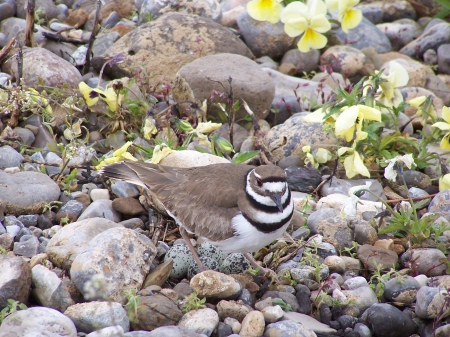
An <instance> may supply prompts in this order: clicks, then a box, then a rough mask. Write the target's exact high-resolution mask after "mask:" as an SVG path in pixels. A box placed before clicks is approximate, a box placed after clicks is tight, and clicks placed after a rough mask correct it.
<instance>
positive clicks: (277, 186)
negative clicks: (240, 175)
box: [263, 181, 287, 192]
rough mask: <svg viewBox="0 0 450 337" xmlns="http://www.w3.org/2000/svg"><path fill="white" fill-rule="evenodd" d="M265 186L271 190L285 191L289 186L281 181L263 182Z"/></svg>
mask: <svg viewBox="0 0 450 337" xmlns="http://www.w3.org/2000/svg"><path fill="white" fill-rule="evenodd" d="M263 188H264V189H265V190H267V191H270V192H283V190H285V189H286V188H287V186H286V183H284V182H281V181H276V182H266V183H263Z"/></svg>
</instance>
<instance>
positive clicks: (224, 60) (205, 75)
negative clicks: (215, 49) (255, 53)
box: [172, 53, 275, 121]
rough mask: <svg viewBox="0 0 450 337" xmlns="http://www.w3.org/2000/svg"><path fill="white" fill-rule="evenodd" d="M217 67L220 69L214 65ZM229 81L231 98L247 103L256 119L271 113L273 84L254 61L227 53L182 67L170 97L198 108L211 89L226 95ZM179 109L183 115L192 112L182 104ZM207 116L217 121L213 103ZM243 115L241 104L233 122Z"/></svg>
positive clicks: (200, 59)
mask: <svg viewBox="0 0 450 337" xmlns="http://www.w3.org/2000/svg"><path fill="white" fill-rule="evenodd" d="M219 64H220V67H218V66H217V65H219ZM229 78H231V80H232V81H231V87H232V90H233V94H234V98H235V99H239V98H241V99H243V100H244V101H246V102H247V103H248V105H249V106H250V109H252V110H253V111H254V112H255V114H256V115H257V116H258V117H259V118H261V119H264V118H265V117H266V116H267V115H268V113H269V111H270V106H271V104H272V100H273V98H274V94H275V86H274V83H273V82H272V80H271V79H270V77H269V76H267V74H266V73H265V72H264V71H262V70H261V69H260V68H259V67H258V65H257V63H256V62H254V61H252V60H250V59H248V58H247V57H244V56H241V55H235V54H230V53H224V54H217V55H209V56H205V57H202V58H199V59H197V60H195V61H193V62H191V63H189V64H187V65H185V66H183V67H182V68H181V69H180V71H179V72H178V73H177V75H176V78H175V83H174V87H173V90H172V94H173V98H174V100H175V101H178V102H180V101H195V102H197V104H198V105H199V106H201V104H202V102H203V101H204V100H205V99H207V98H209V97H211V93H212V91H213V90H214V91H216V92H219V93H224V94H225V96H228V92H229V91H230V83H229V82H228V80H229ZM217 100H219V97H217ZM216 102H217V101H214V103H216ZM179 108H181V109H182V110H183V112H184V113H185V114H186V113H189V111H192V108H190V105H188V104H183V105H182V106H179ZM187 109H189V110H187ZM208 115H209V116H210V117H212V118H213V119H216V120H220V118H219V109H218V108H217V107H215V106H214V105H213V104H211V105H210V106H208ZM246 115H247V112H246V111H245V109H244V106H243V105H241V108H240V109H239V110H238V111H237V112H236V120H237V121H238V120H240V119H243V118H244V117H245V116H246Z"/></svg>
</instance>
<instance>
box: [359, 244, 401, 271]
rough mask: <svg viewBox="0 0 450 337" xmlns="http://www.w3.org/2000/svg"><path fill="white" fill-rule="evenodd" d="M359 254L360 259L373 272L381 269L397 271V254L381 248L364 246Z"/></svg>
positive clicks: (360, 248) (360, 247)
mask: <svg viewBox="0 0 450 337" xmlns="http://www.w3.org/2000/svg"><path fill="white" fill-rule="evenodd" d="M357 254H358V259H359V260H360V261H361V262H362V263H363V264H364V265H367V267H368V268H369V269H370V270H372V271H374V270H377V269H379V268H381V270H390V269H391V268H394V269H395V267H396V265H397V262H398V256H397V254H396V253H395V252H393V251H392V250H387V249H384V248H381V247H374V246H370V245H362V246H359V247H358V252H357Z"/></svg>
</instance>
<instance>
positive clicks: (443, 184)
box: [439, 173, 450, 191]
mask: <svg viewBox="0 0 450 337" xmlns="http://www.w3.org/2000/svg"><path fill="white" fill-rule="evenodd" d="M448 189H450V173H447V174H445V175H443V176H442V177H440V178H439V191H443V190H448Z"/></svg>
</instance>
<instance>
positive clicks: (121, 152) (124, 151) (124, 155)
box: [95, 142, 138, 170]
mask: <svg viewBox="0 0 450 337" xmlns="http://www.w3.org/2000/svg"><path fill="white" fill-rule="evenodd" d="M131 144H133V142H126V143H125V144H124V145H123V146H122V147H121V148H119V149H117V150H116V151H114V152H113V155H112V157H108V158H105V159H104V160H102V161H101V162H100V164H98V165H97V166H96V167H95V168H96V169H97V170H98V169H99V168H100V167H102V166H104V165H106V164H113V163H117V162H119V161H122V160H125V159H126V160H131V161H138V160H137V159H136V158H134V157H133V155H132V154H131V153H129V152H128V148H129V147H130V145H131Z"/></svg>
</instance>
